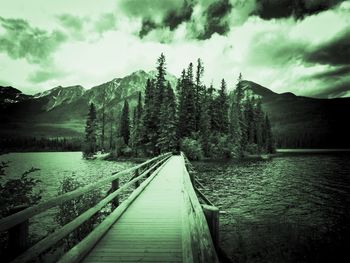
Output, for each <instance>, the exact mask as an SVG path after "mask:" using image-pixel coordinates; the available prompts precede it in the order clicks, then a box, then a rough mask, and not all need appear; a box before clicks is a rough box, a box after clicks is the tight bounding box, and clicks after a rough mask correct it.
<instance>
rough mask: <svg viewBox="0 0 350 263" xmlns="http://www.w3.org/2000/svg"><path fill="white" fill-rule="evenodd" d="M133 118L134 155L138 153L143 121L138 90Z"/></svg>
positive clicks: (140, 95) (140, 97) (140, 96)
mask: <svg viewBox="0 0 350 263" xmlns="http://www.w3.org/2000/svg"><path fill="white" fill-rule="evenodd" d="M134 110H135V112H134V119H133V150H134V152H135V154H136V155H138V150H139V147H140V145H141V142H142V130H143V122H142V111H143V106H142V94H141V92H139V97H138V102H137V106H136V108H135V109H134Z"/></svg>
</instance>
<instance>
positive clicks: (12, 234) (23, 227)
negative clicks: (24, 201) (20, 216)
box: [8, 205, 29, 258]
mask: <svg viewBox="0 0 350 263" xmlns="http://www.w3.org/2000/svg"><path fill="white" fill-rule="evenodd" d="M26 208H28V205H21V206H16V207H14V208H12V209H11V210H10V213H9V214H10V215H12V214H15V213H18V212H20V211H22V210H24V209H26ZM28 230H29V220H26V221H23V222H22V223H20V224H18V225H15V226H13V227H12V228H10V229H9V230H8V233H9V239H8V252H9V253H8V254H9V256H10V257H11V258H13V257H15V256H16V255H19V254H20V253H22V252H23V251H25V250H26V249H27V248H28V243H29V242H28Z"/></svg>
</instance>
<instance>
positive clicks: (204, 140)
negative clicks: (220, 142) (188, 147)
mask: <svg viewBox="0 0 350 263" xmlns="http://www.w3.org/2000/svg"><path fill="white" fill-rule="evenodd" d="M210 102H211V101H210V97H209V95H208V94H207V91H206V89H204V94H203V97H202V105H201V114H200V120H199V135H200V141H201V144H202V149H203V152H204V155H205V156H207V157H208V156H209V155H210V152H209V151H210V149H209V137H210V136H209V135H210V114H209V106H210Z"/></svg>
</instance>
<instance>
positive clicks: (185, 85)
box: [83, 54, 275, 159]
mask: <svg viewBox="0 0 350 263" xmlns="http://www.w3.org/2000/svg"><path fill="white" fill-rule="evenodd" d="M156 71H157V75H156V77H155V78H154V79H148V80H147V83H146V87H145V92H144V97H143V96H142V93H141V92H140V93H139V96H138V103H137V105H136V107H133V108H130V106H129V103H128V101H127V100H125V102H124V106H123V108H122V112H121V113H120V114H119V116H120V117H119V118H118V120H117V123H116V125H117V127H118V128H117V134H116V135H115V136H116V139H115V143H114V145H110V148H111V149H110V151H111V152H112V153H113V154H114V155H116V156H153V155H158V154H161V153H165V152H169V151H178V150H182V151H184V152H185V153H186V154H187V155H188V156H189V158H191V159H201V158H203V157H209V158H239V157H242V156H244V155H247V154H261V153H273V152H274V150H275V148H274V139H273V136H272V132H271V125H270V121H269V118H268V116H267V114H265V113H264V112H263V110H262V106H261V98H260V97H259V96H256V95H253V94H252V93H251V92H248V91H246V90H245V89H244V88H243V86H242V85H241V81H242V75H241V74H240V76H239V78H238V81H237V85H236V87H235V88H234V89H233V90H232V91H231V92H229V93H228V88H227V85H226V82H225V80H224V79H223V80H222V81H221V85H220V88H219V89H216V88H214V86H213V85H210V86H209V87H206V86H205V85H204V84H203V82H202V78H203V74H204V66H203V62H202V61H201V60H200V59H198V60H197V64H196V66H194V65H193V63H190V64H189V65H188V67H187V69H184V70H183V71H182V74H181V76H180V77H179V78H178V81H177V85H176V87H172V86H171V84H170V83H169V82H167V81H166V74H167V72H166V60H165V56H164V55H163V54H161V56H160V57H159V58H158V60H157V67H156ZM103 112H104V111H103ZM103 112H102V114H103ZM101 119H102V120H104V116H102V117H99V116H97V113H96V108H95V106H94V104H93V103H91V105H90V109H89V113H88V118H87V121H86V127H85V140H84V146H83V152H84V156H86V157H89V156H91V155H93V154H94V153H95V152H96V151H98V150H103V149H104V130H105V128H104V125H105V124H104V122H103V121H102V124H101V121H98V120H101ZM100 125H102V128H99V126H100ZM99 131H102V137H103V139H99V138H98V137H100V136H99V135H98V133H99ZM101 143H102V145H101Z"/></svg>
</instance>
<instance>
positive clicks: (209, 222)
mask: <svg viewBox="0 0 350 263" xmlns="http://www.w3.org/2000/svg"><path fill="white" fill-rule="evenodd" d="M181 154H182V156H183V158H184V161H185V163H184V165H183V169H184V171H183V183H184V202H185V207H186V213H185V214H184V215H183V216H184V218H183V221H184V222H187V225H184V226H183V227H184V230H183V231H185V233H183V234H184V236H185V237H186V238H185V239H184V240H183V247H184V248H190V249H187V251H184V253H186V254H187V255H186V256H184V259H186V260H185V261H184V262H219V260H218V257H217V253H216V249H218V246H219V209H218V208H216V207H215V206H213V205H212V203H211V202H210V201H209V200H208V198H206V197H205V195H204V194H203V193H202V192H200V191H199V190H198V189H197V187H196V185H195V182H198V180H196V178H195V175H194V173H193V170H192V172H191V173H189V172H188V171H187V169H186V163H187V166H189V165H190V162H189V161H188V159H187V157H186V156H185V155H184V154H183V153H181ZM196 193H200V196H201V198H202V200H204V201H205V202H206V203H207V204H205V205H201V204H200V202H199V200H198V198H197V195H196ZM186 232H187V235H186Z"/></svg>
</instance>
